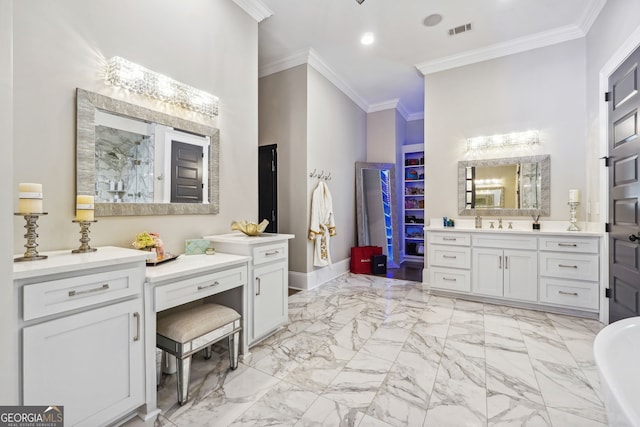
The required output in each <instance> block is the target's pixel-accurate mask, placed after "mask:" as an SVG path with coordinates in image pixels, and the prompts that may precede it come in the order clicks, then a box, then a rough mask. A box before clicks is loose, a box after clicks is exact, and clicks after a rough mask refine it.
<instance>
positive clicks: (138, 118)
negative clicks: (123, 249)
mask: <svg viewBox="0 0 640 427" xmlns="http://www.w3.org/2000/svg"><path fill="white" fill-rule="evenodd" d="M76 95H77V140H76V191H77V194H83V195H93V196H94V197H95V214H96V216H118V215H179V214H216V213H218V211H219V204H218V200H219V188H218V185H219V184H218V159H219V137H218V133H219V132H218V129H216V128H214V127H211V126H207V125H203V124H200V123H196V122H192V121H189V120H185V119H181V118H179V117H175V116H171V115H168V114H164V113H161V112H158V111H153V110H149V109H147V108H143V107H140V106H137V105H134V104H130V103H127V102H123V101H120V100H117V99H113V98H110V97H107V96H104V95H100V94H97V93H93V92H89V91H86V90H83V89H77V92H76Z"/></svg>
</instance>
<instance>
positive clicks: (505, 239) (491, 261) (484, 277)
mask: <svg viewBox="0 0 640 427" xmlns="http://www.w3.org/2000/svg"><path fill="white" fill-rule="evenodd" d="M472 244H473V249H472V264H473V271H472V278H473V279H472V291H473V292H475V293H478V294H482V295H489V296H496V297H506V298H510V299H518V300H525V301H537V299H538V253H537V251H536V249H537V242H536V238H535V237H520V236H517V237H516V236H488V235H474V236H473V237H472ZM502 248H505V249H502ZM515 248H522V249H515ZM527 249H528V250H527Z"/></svg>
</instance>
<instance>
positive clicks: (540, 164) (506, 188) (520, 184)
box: [458, 155, 551, 216]
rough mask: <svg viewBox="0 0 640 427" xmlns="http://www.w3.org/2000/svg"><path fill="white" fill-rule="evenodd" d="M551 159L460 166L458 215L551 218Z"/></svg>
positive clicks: (471, 162)
mask: <svg viewBox="0 0 640 427" xmlns="http://www.w3.org/2000/svg"><path fill="white" fill-rule="evenodd" d="M550 166H551V160H550V156H549V155H539V156H528V157H510V158H501V159H485V160H469V161H460V162H458V214H459V215H463V216H464V215H466V216H471V215H472V216H475V215H488V216H538V215H540V216H549V215H550V198H551V197H550V169H551V167H550Z"/></svg>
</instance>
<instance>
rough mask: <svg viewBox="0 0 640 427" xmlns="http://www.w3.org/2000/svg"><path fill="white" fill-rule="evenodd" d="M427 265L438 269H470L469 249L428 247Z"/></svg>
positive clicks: (439, 246) (440, 246) (442, 246)
mask: <svg viewBox="0 0 640 427" xmlns="http://www.w3.org/2000/svg"><path fill="white" fill-rule="evenodd" d="M429 263H430V265H434V266H439V267H453V268H471V248H468V247H466V248H465V247H455V246H444V245H429Z"/></svg>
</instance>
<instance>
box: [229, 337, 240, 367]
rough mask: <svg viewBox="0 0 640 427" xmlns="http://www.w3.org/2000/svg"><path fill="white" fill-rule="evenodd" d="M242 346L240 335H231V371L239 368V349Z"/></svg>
mask: <svg viewBox="0 0 640 427" xmlns="http://www.w3.org/2000/svg"><path fill="white" fill-rule="evenodd" d="M239 346H240V333H239V332H236V333H235V334H231V335H229V362H231V369H233V370H235V369H237V368H238V348H239Z"/></svg>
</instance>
